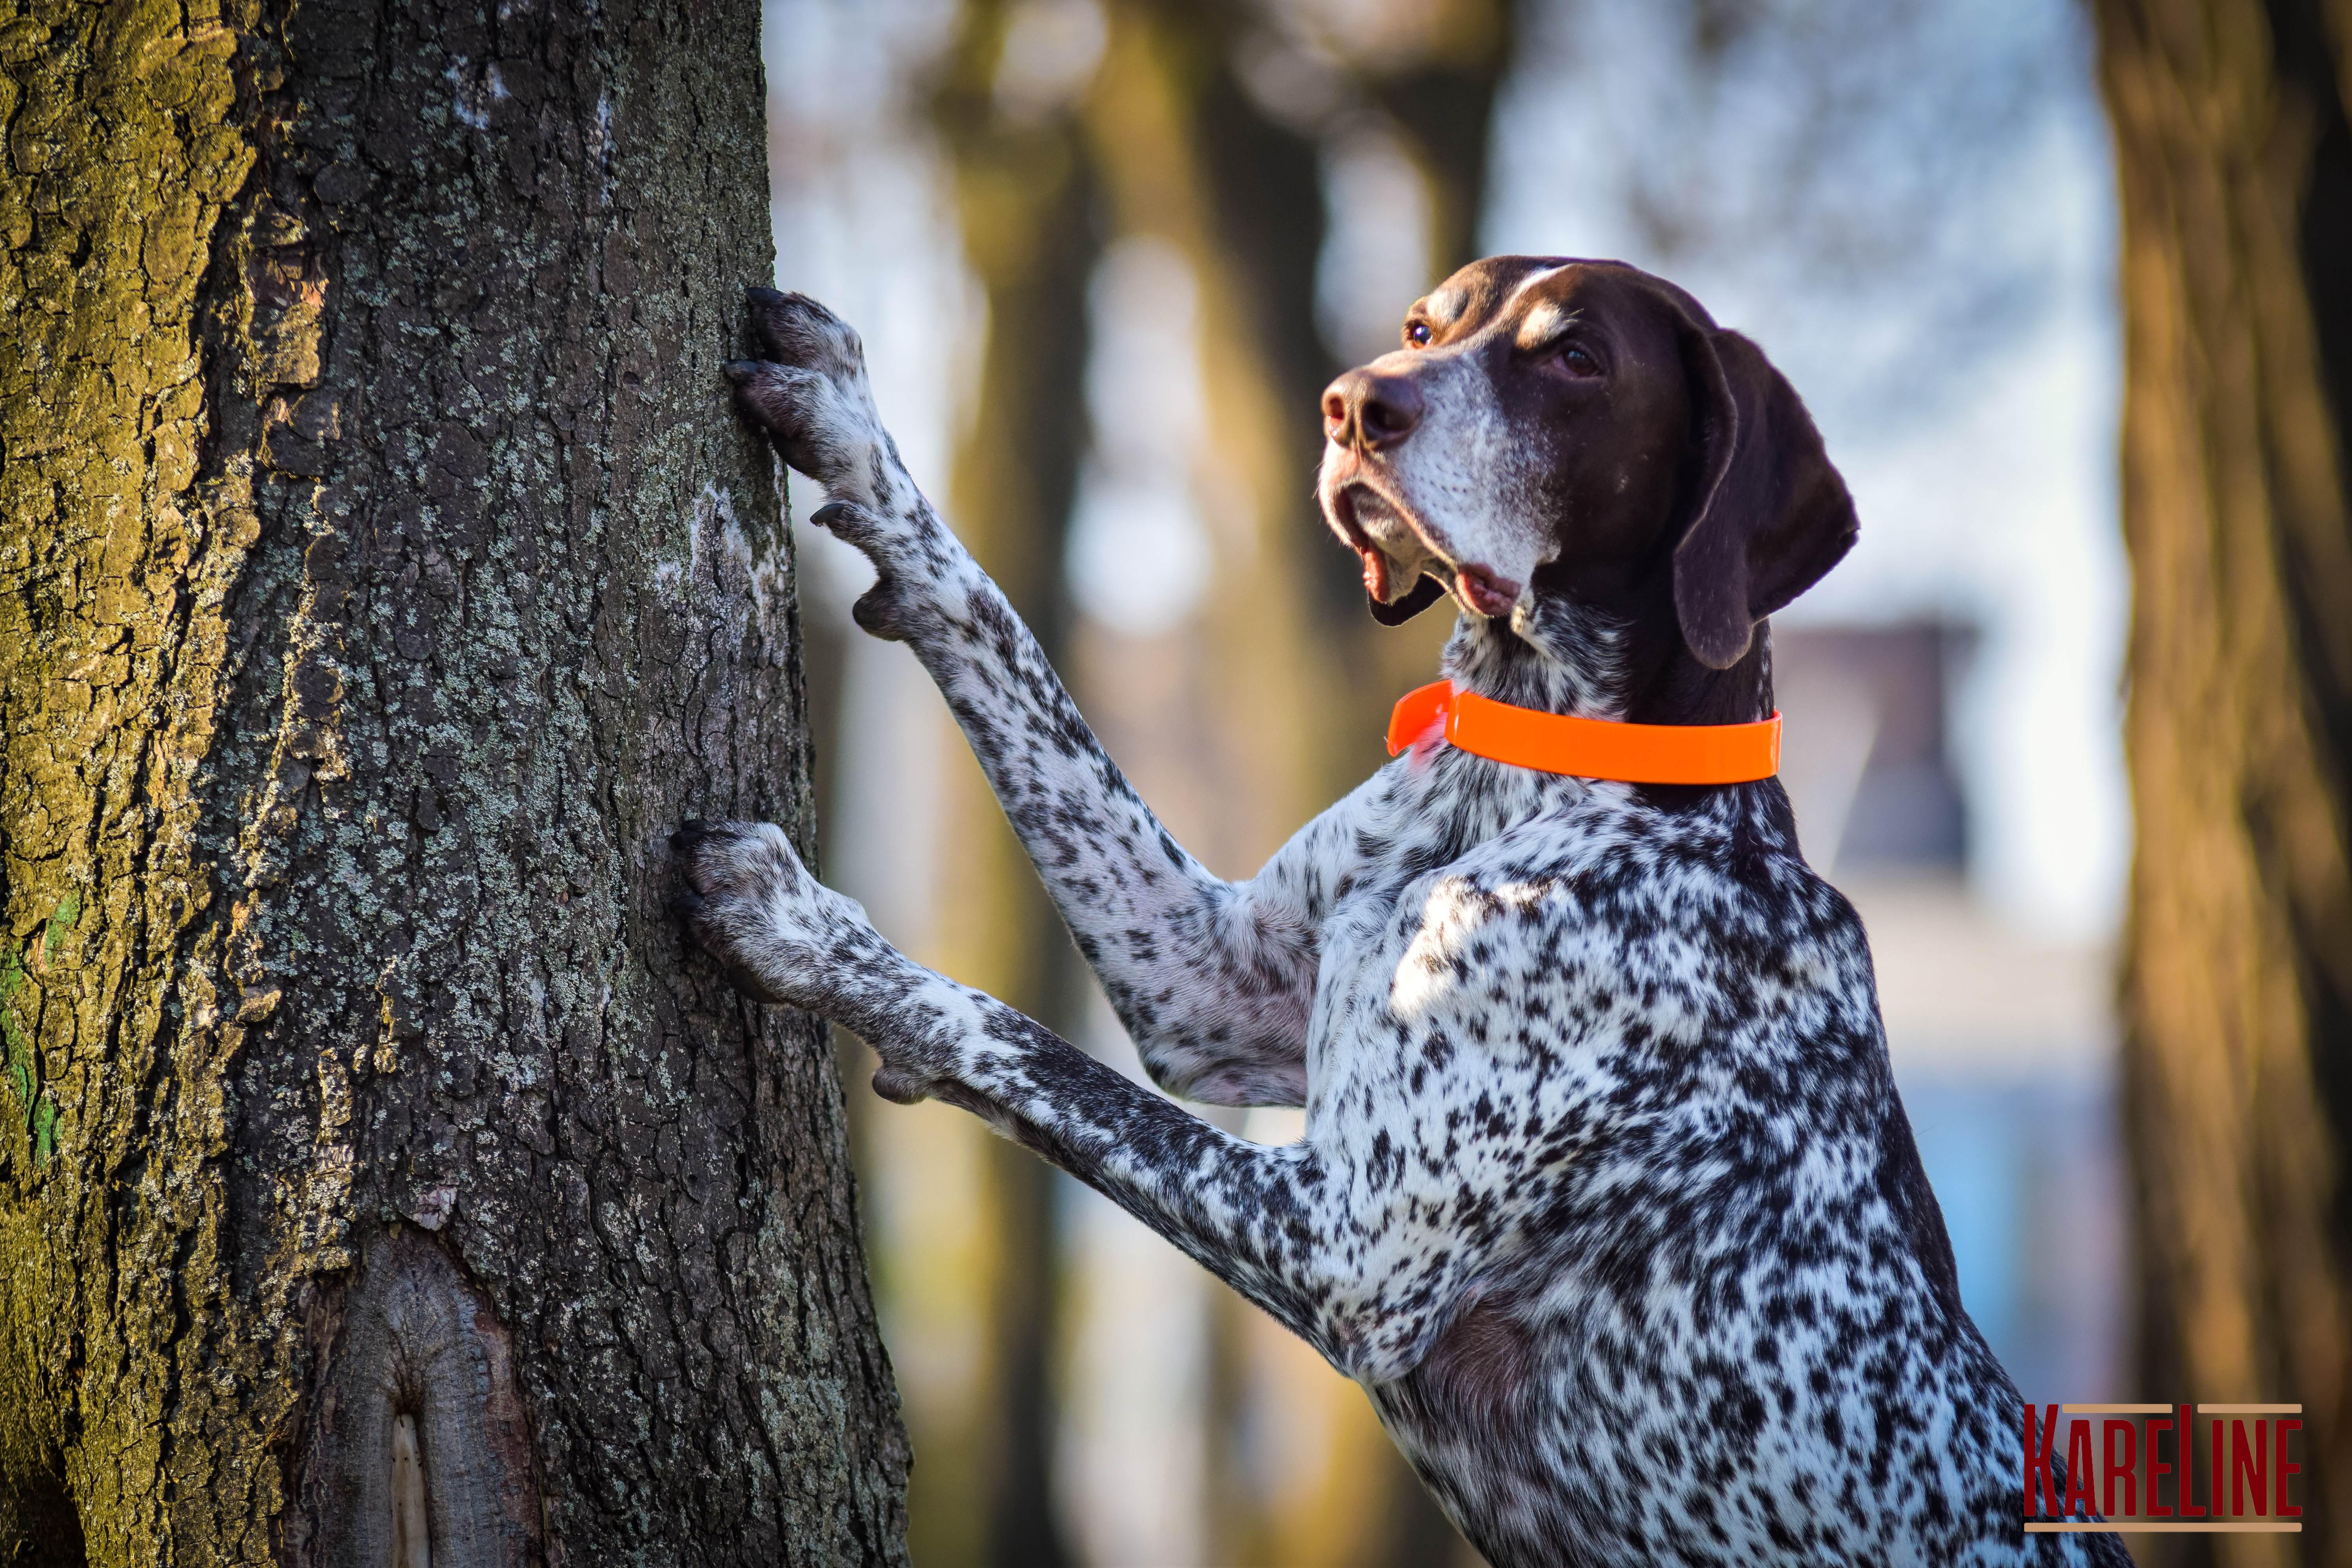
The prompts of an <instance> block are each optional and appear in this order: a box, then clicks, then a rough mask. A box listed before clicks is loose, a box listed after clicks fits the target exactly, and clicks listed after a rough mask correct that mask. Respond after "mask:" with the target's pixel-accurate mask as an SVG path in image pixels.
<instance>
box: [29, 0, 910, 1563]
mask: <svg viewBox="0 0 2352 1568" xmlns="http://www.w3.org/2000/svg"><path fill="white" fill-rule="evenodd" d="M758 26H759V16H758V13H757V10H756V8H755V7H753V6H752V5H749V4H747V3H744V0H709V3H704V4H695V5H664V4H649V5H643V6H638V5H629V4H620V5H605V6H601V7H600V6H587V7H581V6H569V5H546V4H544V3H541V4H530V3H529V0H522V3H518V4H506V5H496V6H491V5H465V4H455V5H436V4H419V5H402V6H388V7H383V6H374V5H344V4H324V3H302V4H299V5H288V4H287V3H286V0H266V3H265V4H262V5H259V6H255V5H253V4H251V0H230V5H229V6H228V7H227V8H226V10H215V8H214V7H213V6H212V5H209V4H207V3H206V0H192V3H191V4H190V5H187V7H186V8H185V10H183V9H182V8H181V7H180V6H178V5H163V4H159V3H158V0H118V3H113V4H108V5H102V6H101V5H75V4H67V3H62V0H33V3H32V5H31V6H30V9H29V10H26V9H25V8H24V7H23V0H18V5H17V7H16V9H15V10H14V11H13V12H11V11H10V10H8V9H7V8H6V7H5V0H0V124H5V163H0V235H5V251H0V725H5V752H0V879H5V883H4V884H0V925H5V931H0V938H4V939H5V942H4V943H0V1036H5V1056H6V1066H7V1073H6V1078H7V1079H8V1082H7V1085H6V1087H5V1089H0V1111H5V1119H0V1558H8V1559H11V1560H16V1561H27V1562H37V1563H80V1562H84V1561H88V1562H89V1563H109V1564H112V1563H122V1564H140V1565H142V1568H143V1565H146V1564H153V1563H261V1562H266V1561H272V1560H283V1561H289V1562H294V1563H322V1564H323V1563H353V1562H361V1561H372V1562H380V1561H383V1560H384V1558H383V1556H382V1555H381V1553H382V1552H383V1551H384V1550H385V1549H386V1548H385V1547H383V1546H379V1545H377V1544H375V1542H378V1541H382V1542H387V1543H388V1542H390V1540H391V1539H392V1536H391V1531H392V1530H393V1528H394V1525H393V1522H392V1521H391V1519H389V1518H383V1519H376V1518H373V1517H360V1516H356V1515H354V1514H352V1512H351V1505H350V1503H349V1500H350V1499H352V1498H354V1497H356V1498H360V1499H362V1500H371V1501H366V1502H364V1504H363V1506H362V1514H373V1511H374V1510H375V1509H376V1508H378V1507H379V1506H382V1505H378V1504H376V1503H374V1502H373V1501H372V1500H373V1499H375V1498H379V1497H386V1496H389V1495H390V1493H389V1492H388V1491H387V1490H386V1489H387V1488H393V1487H395V1486H396V1485H397V1484H399V1483H397V1482H396V1481H394V1479H390V1478H388V1477H387V1476H384V1475H380V1474H378V1473H377V1472H378V1471H379V1470H380V1469H382V1468H384V1467H386V1466H387V1465H390V1464H392V1463H393V1457H394V1447H393V1443H392V1439H391V1437H390V1436H389V1435H388V1434H387V1433H386V1432H382V1431H377V1430H375V1429H374V1428H375V1426H380V1425H382V1424H383V1423H384V1422H385V1421H387V1420H389V1419H391V1418H393V1417H394V1416H396V1415H409V1416H411V1417H412V1418H413V1427H412V1428H409V1429H413V1431H414V1432H415V1435H416V1436H415V1441H416V1446H417V1451H418V1458H417V1461H416V1463H417V1465H418V1467H419V1468H421V1470H422V1474H423V1485H424V1489H425V1498H424V1509H423V1513H422V1515H421V1517H424V1518H425V1519H426V1520H427V1521H428V1522H429V1524H430V1528H431V1529H432V1530H433V1531H435V1532H436V1536H435V1539H434V1540H433V1542H432V1560H433V1562H434V1563H436V1565H439V1568H447V1565H448V1564H452V1563H468V1564H470V1563H529V1562H545V1563H565V1562H568V1563H574V1564H587V1563H598V1564H602V1563H738V1562H740V1563H853V1562H888V1561H898V1560H901V1559H902V1558H903V1549H902V1548H901V1546H900V1544H899V1541H900V1535H901V1528H902V1526H901V1506H900V1495H901V1487H902V1482H903V1479H904V1471H905V1465H906V1456H905V1449H904V1443H903V1439H902V1437H901V1436H900V1435H899V1431H898V1417H897V1411H896V1405H895V1398H894V1395H893V1394H892V1390H891V1384H890V1378H889V1373H888V1369H887V1365H886V1364H885V1363H884V1361H883V1358H882V1354H881V1352H880V1349H879V1346H878V1343H877V1340H876V1337H875V1333H874V1327H873V1322H872V1319H871V1313H870V1310H869V1307H868V1303H867V1298H866V1279H865V1274H864V1269H863V1266H862V1263H861V1260H860V1258H859V1254H858V1250H857V1235H856V1219H855V1214H854V1208H853V1204H852V1199H851V1194H850V1188H849V1175H848V1171H847V1165H846V1159H845V1152H844V1148H843V1139H842V1113H841V1105H840V1098H839V1094H838V1091H837V1089H836V1087H835V1082H834V1080H833V1078H832V1075H831V1070H830V1065H829V1064H830V1058H829V1055H828V1053H827V1051H826V1050H825V1048H824V1037H823V1036H822V1035H821V1033H820V1032H819V1031H818V1030H817V1029H815V1028H814V1027H813V1026H811V1025H810V1024H809V1023H808V1022H807V1021H806V1020H803V1019H800V1018H797V1017H791V1016H782V1015H778V1014H773V1013H765V1012H761V1010H758V1009H755V1008H753V1007H751V1006H750V1005H746V1004H744V1003H741V1002H740V1001H738V1000H737V999H736V998H735V997H734V995H733V994H732V993H731V992H730V990H729V989H728V988H727V987H726V985H725V984H723V983H722V982H721V980H720V979H719V977H718V976H717V975H716V974H714V973H711V972H710V971H709V967H708V966H707V964H705V963H702V962H701V961H699V960H692V959H685V958H683V957H682V952H683V948H682V944H681V942H680V941H679V939H678V937H677V934H676V933H675V931H673V929H672V927H671V925H670V923H669V922H668V921H667V918H666V915H665V911H664V908H663V900H664V899H665V897H666V896H667V877H668V870H667V850H666V848H665V847H664V845H665V839H666V836H667V833H668V831H669V829H670V827H671V826H672V825H673V824H674V823H675V822H676V821H677V820H678V819H679V818H680V817H683V816H696V815H700V816H767V817H771V818H773V819H777V820H781V821H783V822H786V823H788V824H793V825H795V826H799V827H803V828H804V826H805V825H806V823H807V822H808V820H809V811H808V804H807V800H806V795H805V787H804V781H805V777H806V767H805V763H806V756H805V737H804V731H803V723H802V701H801V694H800V691H799V689H798V681H799V675H798V665H797V651H798V650H797V647H796V637H797V633H796V630H795V626H794V616H793V579H792V575H791V563H790V558H789V555H788V552H787V549H786V541H785V538H784V535H783V533H782V530H781V528H780V526H779V522H778V514H777V491H776V485H775V482H774V479H773V478H772V467H771V462H770V459H769V458H768V456H767V454H766V452H765V451H764V450H763V449H761V447H759V446H758V445H757V444H755V443H754V442H753V441H752V440H751V438H750V437H747V436H746V435H745V434H744V433H743V432H741V431H740V429H739V428H738V426H737V425H736V422H735V420H734V418H733V416H732V415H731V413H730V409H729V407H728V402H727V395H726V387H725V384H724V382H723V381H722V379H721V378H720V376H719V372H718V368H717V367H718V364H719V361H721V360H722V359H724V358H726V357H728V356H729V355H730V353H732V352H733V350H734V348H735V336H736V332H735V324H736V321H737V318H738V314H739V310H740V288H741V285H742V284H743V283H744V282H746V281H754V280H759V279H764V278H765V277H766V276H767V273H768V271H769V259H768V241H767V233H768V228H767V221H766V215H765V210H764V202H765V196H766V191H767V184H766V180H765V178H764V171H763V168H762V163H761V147H762V138H761V124H760V113H761V103H762V97H761V83H760V77H759V68H758V40H757V33H758ZM404 1441H405V1430H404ZM403 1462H405V1461H403ZM370 1553H376V1555H373V1556H370V1555H369V1554H370Z"/></svg>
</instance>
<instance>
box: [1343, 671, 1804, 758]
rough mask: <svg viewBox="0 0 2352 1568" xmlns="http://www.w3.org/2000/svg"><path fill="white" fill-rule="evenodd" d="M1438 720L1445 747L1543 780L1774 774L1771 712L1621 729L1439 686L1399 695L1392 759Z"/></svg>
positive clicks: (1775, 726)
mask: <svg viewBox="0 0 2352 1568" xmlns="http://www.w3.org/2000/svg"><path fill="white" fill-rule="evenodd" d="M1441 719H1442V720H1444V724H1445V739H1446V742H1447V743H1448V744H1450V745H1453V746H1454V747H1456V748H1458V749H1460V750H1462V751H1465V752H1469V753H1471V754H1472V755H1473V756H1479V757H1485V758H1487V759H1488V760H1489V761H1492V762H1497V763H1511V764H1512V765H1514V766H1516V767H1522V768H1537V769H1540V770H1541V771H1542V772H1544V773H1570V774H1573V775H1575V776H1576V777H1578V778H1582V779H1616V780H1619V781H1621V782H1622V783H1625V784H1748V783H1750V782H1751V781H1753V780H1756V779H1769V778H1770V777H1771V776H1772V775H1773V774H1774V773H1779V772H1780V714H1779V713H1778V712H1775V713H1774V714H1773V715H1772V717H1770V718H1769V719H1766V720H1763V721H1759V722H1757V723H1753V724H1620V723H1617V722H1615V721H1612V720H1608V719H1578V718H1574V717H1571V716H1570V715H1569V714H1566V713H1546V712H1543V711H1542V710H1538V709H1534V708H1514V707H1512V706H1511V705H1510V704H1509V703H1507V702H1497V701H1496V700H1494V699H1492V698H1490V697H1481V696H1479V695H1478V694H1477V693H1476V692H1475V691H1456V690H1454V683H1453V682H1452V681H1450V680H1440V681H1435V682H1433V683H1432V684H1430V685H1428V686H1423V687H1421V688H1420V689H1417V690H1412V691H1408V692H1406V693H1405V694H1404V695H1403V696H1402V697H1401V698H1399V699H1398V700H1397V705H1396V709H1395V710H1394V711H1393V712H1391V714H1390V715H1389V755H1390V756H1391V757H1393V756H1395V755H1396V754H1397V753H1398V752H1402V751H1403V750H1404V749H1405V748H1406V747H1407V746H1410V745H1412V743H1413V742H1415V741H1418V740H1420V739H1421V738H1422V736H1423V735H1424V734H1426V733H1427V732H1428V731H1429V730H1430V729H1431V728H1432V727H1433V726H1434V725H1435V724H1436V723H1437V722H1438V721H1440V720H1441Z"/></svg>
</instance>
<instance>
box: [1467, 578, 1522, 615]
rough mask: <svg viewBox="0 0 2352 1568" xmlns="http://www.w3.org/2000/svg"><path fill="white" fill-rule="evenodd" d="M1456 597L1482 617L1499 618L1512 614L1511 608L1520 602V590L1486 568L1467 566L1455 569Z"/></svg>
mask: <svg viewBox="0 0 2352 1568" xmlns="http://www.w3.org/2000/svg"><path fill="white" fill-rule="evenodd" d="M1454 597H1455V598H1457V599H1460V600H1461V601H1462V603H1463V604H1464V605H1467V606H1468V607H1469V608H1471V609H1474V610H1475V611H1477V612H1478V613H1479V614H1480V615H1482V616H1507V615H1509V614H1510V613H1511V606H1512V605H1514V604H1516V603H1517V602H1518V597H1519V588H1518V584H1516V583H1507V582H1505V581H1504V580H1503V579H1502V578H1500V577H1497V576H1496V575H1495V574H1494V573H1493V572H1491V571H1489V570H1487V569H1486V567H1484V566H1469V565H1465V566H1458V567H1456V568H1454Z"/></svg>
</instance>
